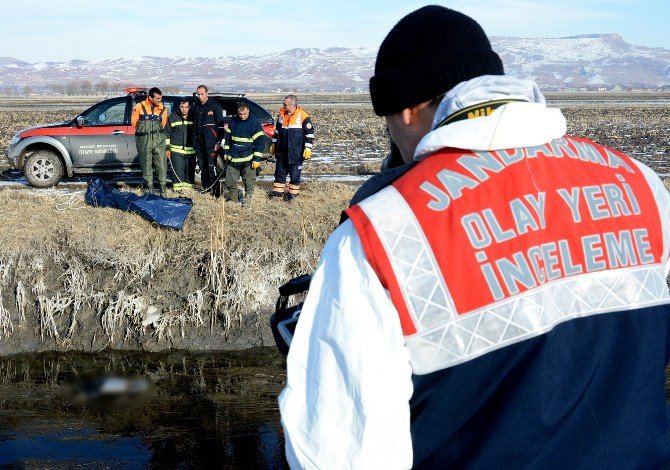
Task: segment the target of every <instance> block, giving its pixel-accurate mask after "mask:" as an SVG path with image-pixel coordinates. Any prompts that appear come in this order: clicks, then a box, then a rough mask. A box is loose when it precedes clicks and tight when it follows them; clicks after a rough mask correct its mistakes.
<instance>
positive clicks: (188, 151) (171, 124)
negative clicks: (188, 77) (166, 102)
mask: <svg viewBox="0 0 670 470" xmlns="http://www.w3.org/2000/svg"><path fill="white" fill-rule="evenodd" d="M165 133H166V134H167V140H166V143H167V145H169V150H166V154H167V156H168V158H169V159H170V161H171V162H172V169H173V171H174V176H175V180H176V181H174V182H173V183H172V189H173V190H174V191H177V192H181V191H184V190H191V189H193V180H192V179H191V177H189V175H192V174H193V173H195V164H196V154H195V147H194V145H193V115H192V113H191V104H190V103H189V101H188V100H187V99H186V98H184V99H182V100H181V101H180V102H179V109H177V110H175V111H174V112H173V113H172V114H170V117H169V118H168V121H167V125H166V127H165Z"/></svg>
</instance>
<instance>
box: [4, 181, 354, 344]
mask: <svg viewBox="0 0 670 470" xmlns="http://www.w3.org/2000/svg"><path fill="white" fill-rule="evenodd" d="M353 191H354V188H352V187H350V186H347V185H343V184H337V183H310V184H308V185H305V190H304V191H303V193H302V194H301V196H300V198H299V199H298V200H296V201H295V202H293V203H291V204H287V203H284V202H280V201H272V200H269V199H267V198H266V197H264V194H263V192H262V191H261V190H260V188H259V191H257V194H256V196H255V197H254V199H253V200H252V201H251V202H250V204H248V206H246V207H242V206H239V205H237V204H232V203H223V201H222V200H215V199H213V198H211V197H209V196H205V195H199V194H196V195H194V196H193V199H194V203H195V204H194V207H193V210H192V211H191V214H190V215H189V217H188V219H187V222H186V224H185V228H184V230H183V231H170V230H167V229H162V228H160V227H157V226H153V225H151V224H150V223H148V222H146V221H144V220H143V219H141V218H140V217H139V216H137V215H135V214H130V213H124V212H121V211H118V210H115V209H102V208H93V207H89V206H86V205H85V204H84V203H83V195H78V196H76V198H75V199H74V200H71V201H69V204H70V205H68V206H67V210H61V209H62V200H63V199H64V198H70V199H72V195H70V194H61V195H58V194H57V193H55V192H48V191H47V192H40V191H35V192H27V191H13V190H7V191H1V192H0V204H1V205H2V206H3V208H4V209H3V229H2V231H0V292H1V295H0V299H3V300H4V302H2V301H0V334H2V335H4V336H5V337H6V336H8V335H11V334H12V331H13V328H14V327H15V326H16V325H17V324H23V325H28V326H31V325H34V326H35V328H36V330H37V331H38V337H39V338H40V340H41V341H53V343H54V344H55V345H56V346H57V347H61V348H68V347H76V345H77V344H78V343H77V342H78V341H79V339H80V338H81V337H82V334H85V335H88V336H90V335H91V334H97V336H98V337H105V338H106V339H107V340H106V341H107V344H108V345H109V346H114V347H118V346H120V345H124V344H127V343H131V344H134V342H137V341H140V338H146V337H148V338H149V339H152V340H158V341H160V340H164V339H166V338H173V337H174V335H176V334H179V335H180V336H181V337H184V336H185V335H186V336H188V334H189V329H192V328H199V327H201V326H203V325H204V324H205V319H206V318H207V316H208V315H209V322H208V326H209V328H210V329H211V330H216V331H221V330H223V331H224V332H226V333H227V332H229V331H230V330H231V329H232V328H233V327H234V326H235V325H238V324H240V323H242V321H243V320H244V319H245V318H249V317H251V318H253V317H256V316H257V315H258V314H259V312H268V311H269V310H270V309H271V307H272V306H273V305H274V302H275V300H276V296H277V287H278V286H279V285H280V284H281V283H283V282H284V281H286V280H287V279H289V278H291V277H293V276H295V275H298V274H302V273H306V272H311V271H312V270H313V269H314V267H315V265H316V262H317V260H318V256H319V253H320V250H321V248H322V246H323V244H324V242H325V240H326V238H327V237H328V235H329V234H330V233H331V232H332V230H333V229H334V228H335V227H336V225H337V221H338V219H339V213H340V211H341V209H343V208H344V207H346V205H347V203H348V201H349V199H350V198H351V196H352V194H353ZM17 253H20V255H17ZM91 328H93V329H95V332H93V333H92V332H91ZM147 340H148V339H147Z"/></svg>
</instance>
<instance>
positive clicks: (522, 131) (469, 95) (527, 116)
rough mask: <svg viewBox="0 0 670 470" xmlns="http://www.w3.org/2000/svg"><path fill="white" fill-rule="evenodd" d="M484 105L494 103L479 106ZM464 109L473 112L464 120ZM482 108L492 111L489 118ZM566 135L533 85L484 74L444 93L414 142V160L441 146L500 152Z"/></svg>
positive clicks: (562, 121)
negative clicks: (429, 127) (430, 125)
mask: <svg viewBox="0 0 670 470" xmlns="http://www.w3.org/2000/svg"><path fill="white" fill-rule="evenodd" d="M501 101H502V102H503V104H500V102H501ZM508 101H509V102H508ZM488 102H490V103H495V105H491V106H478V105H480V104H482V103H488ZM467 108H471V109H473V111H472V113H473V114H472V116H471V117H470V118H464V119H463V118H462V117H463V116H462V115H463V114H466V113H467V112H468V109H467ZM487 108H491V109H489V110H488V111H490V114H488V112H487ZM459 112H461V115H458V114H459ZM457 115H458V116H457ZM474 116H480V117H474ZM454 117H456V119H454ZM459 119H460V120H459ZM445 120H446V121H447V122H446V123H445ZM565 132H566V123H565V118H564V117H563V114H562V113H561V111H560V110H559V109H556V108H547V107H546V101H545V98H544V96H543V95H542V93H541V92H540V89H539V88H538V86H537V85H536V84H535V83H534V82H532V81H530V80H519V79H516V78H513V77H508V76H504V75H484V76H481V77H476V78H473V79H472V80H468V81H465V82H461V83H459V84H458V85H456V86H455V87H454V88H453V89H451V90H450V91H449V92H448V93H447V94H446V95H445V97H444V99H443V100H442V102H441V103H440V104H439V106H438V108H437V111H436V113H435V118H434V120H433V130H432V131H431V132H429V133H428V134H426V135H425V136H424V137H423V139H421V141H420V142H419V145H418V146H417V148H416V152H415V153H414V160H416V161H419V160H422V159H423V158H425V157H426V156H427V155H429V154H431V153H434V152H435V151H437V150H439V149H442V148H445V147H452V148H461V149H468V150H499V149H504V148H517V147H531V146H535V145H542V144H546V143H547V142H550V141H552V140H554V139H557V138H559V137H561V136H563V135H565Z"/></svg>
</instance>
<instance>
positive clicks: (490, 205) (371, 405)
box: [279, 6, 670, 469]
mask: <svg viewBox="0 0 670 470" xmlns="http://www.w3.org/2000/svg"><path fill="white" fill-rule="evenodd" d="M370 96H371V100H372V105H373V108H374V111H375V113H376V114H377V115H379V116H383V117H384V119H385V120H386V124H387V126H388V129H389V132H390V135H391V138H392V140H393V141H394V142H395V143H396V144H397V146H398V148H399V150H400V153H401V155H402V159H403V161H404V163H405V165H403V166H401V167H397V168H394V169H392V170H388V171H387V172H383V173H381V174H380V175H379V177H376V178H374V179H371V180H369V182H367V183H366V184H365V185H364V186H363V187H362V188H361V189H360V190H359V192H358V194H357V195H356V197H355V198H354V204H353V205H352V206H351V207H350V208H349V209H348V210H347V211H346V214H347V215H348V220H346V221H344V222H343V223H342V224H341V225H340V226H339V227H338V228H337V230H335V232H334V233H333V234H332V235H331V237H330V238H329V240H328V241H327V243H326V245H325V247H324V249H323V253H322V256H321V260H320V262H319V264H318V266H317V269H316V271H315V273H314V275H313V277H312V280H311V284H310V290H309V294H308V295H307V298H306V300H305V303H304V305H303V308H302V313H301V315H300V321H299V322H298V324H297V327H296V329H295V335H294V337H293V340H292V342H291V346H290V350H289V353H288V359H287V381H286V388H285V389H284V391H283V392H282V394H281V396H280V398H279V407H280V411H281V420H282V424H283V427H284V431H285V441H286V456H287V459H288V461H289V463H290V465H291V467H292V468H385V469H391V468H410V467H414V468H467V469H480V468H482V469H489V468H541V469H553V468H556V469H564V468H584V469H592V468H666V467H667V466H668V464H669V463H670V440H669V439H668V435H669V434H668V419H667V399H666V392H665V370H666V366H667V362H668V357H670V292H669V291H668V285H667V281H666V279H667V276H668V272H669V271H670V255H669V254H670V195H669V194H668V191H667V190H666V188H665V187H664V185H663V182H662V181H661V180H660V179H659V177H658V176H657V175H656V174H655V173H654V171H652V170H651V169H650V168H648V167H647V166H645V165H644V164H642V163H640V162H639V161H637V160H635V159H633V158H630V157H628V156H627V155H625V154H623V153H621V152H619V151H617V150H615V149H612V148H608V147H604V146H602V145H599V144H597V143H594V142H592V141H590V140H588V139H585V138H579V137H573V136H569V135H565V132H566V122H565V118H564V117H563V115H562V113H561V112H560V110H558V109H555V108H548V107H547V106H546V103H545V99H544V97H543V95H542V93H541V92H540V90H539V88H538V87H537V85H536V84H535V83H534V82H532V81H527V80H519V79H516V78H513V77H508V76H505V75H504V70H503V64H502V62H501V60H500V58H499V57H498V55H497V54H496V53H495V52H494V51H493V50H492V48H491V44H490V42H489V40H488V38H487V36H486V34H485V33H484V31H483V30H482V28H481V27H480V26H479V24H478V23H477V22H475V21H474V20H473V19H472V18H470V17H468V16H466V15H464V14H462V13H459V12H457V11H454V10H450V9H448V8H444V7H441V6H427V7H423V8H420V9H418V10H416V11H414V12H412V13H410V14H409V15H407V16H406V17H404V18H403V19H401V20H400V21H399V22H398V23H397V24H396V25H395V26H394V27H393V28H392V29H391V31H390V32H389V33H388V35H387V36H386V38H385V39H384V41H383V42H382V44H381V47H380V48H379V52H378V55H377V60H376V64H375V71H374V76H373V77H372V78H371V79H370Z"/></svg>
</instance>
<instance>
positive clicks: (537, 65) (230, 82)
mask: <svg viewBox="0 0 670 470" xmlns="http://www.w3.org/2000/svg"><path fill="white" fill-rule="evenodd" d="M491 42H492V44H493V48H494V49H495V50H496V51H497V52H498V53H499V54H500V56H501V57H502V59H503V62H504V64H505V69H506V72H507V73H508V74H510V75H514V76H517V77H522V78H529V79H533V80H535V81H537V82H538V83H539V85H540V87H541V88H543V89H544V90H555V89H570V88H586V87H590V88H594V87H595V88H612V87H617V86H618V87H623V88H628V87H632V88H659V87H662V86H667V87H670V50H667V49H662V48H650V47H643V46H634V45H631V44H628V43H627V42H626V41H624V40H623V39H622V38H621V36H619V35H616V34H594V35H583V36H574V37H566V38H512V37H493V38H491ZM376 53H377V51H376V48H343V47H333V48H328V49H313V48H312V49H291V50H288V51H284V52H281V53H272V54H265V55H260V56H237V57H233V56H227V57H216V58H208V57H188V58H184V57H178V58H169V57H146V56H143V57H127V58H121V59H108V60H101V61H87V60H70V61H67V62H40V63H34V64H30V63H26V62H22V61H20V60H17V59H14V58H12V57H0V91H3V89H4V90H5V91H7V90H9V89H14V90H15V91H18V90H21V89H24V90H25V89H27V87H30V88H31V89H32V90H35V91H42V90H44V91H52V92H53V91H55V92H71V91H79V92H82V91H83V92H95V91H109V90H107V89H106V88H109V89H110V90H112V89H114V90H118V89H119V87H120V86H123V85H148V86H152V85H158V86H160V87H164V88H167V87H172V88H175V89H179V88H181V89H184V90H189V89H192V88H193V87H194V86H196V85H198V84H200V83H206V84H208V85H211V87H212V89H215V90H218V91H245V92H248V91H285V90H295V91H367V90H368V79H369V78H370V76H371V75H372V73H373V68H374V61H375V56H376ZM76 87H79V89H78V90H75V88H76Z"/></svg>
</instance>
